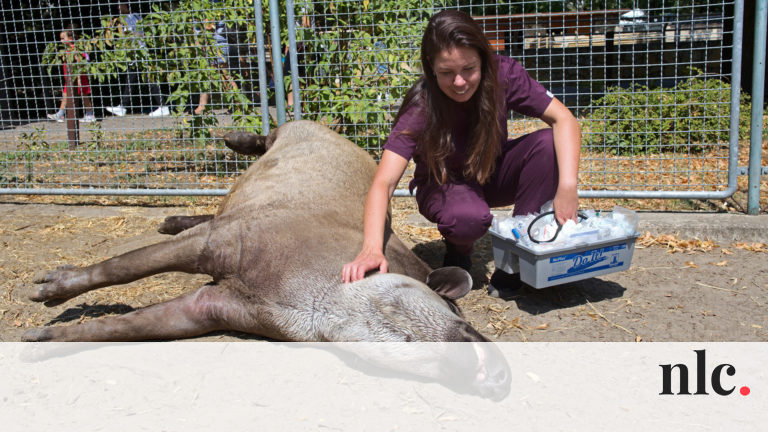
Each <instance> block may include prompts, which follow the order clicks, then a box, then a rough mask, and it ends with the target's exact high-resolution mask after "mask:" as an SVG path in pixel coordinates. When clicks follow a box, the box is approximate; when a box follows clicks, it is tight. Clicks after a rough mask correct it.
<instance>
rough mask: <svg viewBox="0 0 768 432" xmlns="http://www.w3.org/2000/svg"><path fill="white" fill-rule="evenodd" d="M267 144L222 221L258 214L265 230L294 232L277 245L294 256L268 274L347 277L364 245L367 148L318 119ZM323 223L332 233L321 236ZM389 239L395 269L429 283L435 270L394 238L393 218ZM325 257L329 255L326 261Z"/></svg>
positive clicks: (225, 205)
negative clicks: (288, 269) (287, 270)
mask: <svg viewBox="0 0 768 432" xmlns="http://www.w3.org/2000/svg"><path fill="white" fill-rule="evenodd" d="M268 141H270V142H269V143H268V149H269V151H268V152H266V153H265V154H264V155H263V156H261V157H260V158H259V159H258V160H257V161H256V163H255V164H254V166H253V167H252V168H251V169H249V170H248V171H246V172H245V174H243V175H242V176H241V177H240V179H239V180H238V181H237V183H236V184H235V185H234V186H233V187H232V189H231V191H230V193H229V194H228V195H227V196H226V197H225V198H224V201H223V202H222V204H221V206H220V207H219V214H218V216H223V215H226V214H233V213H237V212H241V211H245V210H241V209H246V208H248V209H253V210H252V211H256V209H258V212H259V214H258V218H259V228H260V230H272V231H275V232H287V234H288V235H285V236H280V237H279V238H274V239H272V241H273V242H275V243H273V244H274V245H275V246H278V245H279V246H278V249H280V250H283V251H285V252H286V253H287V254H288V255H289V256H290V258H289V259H287V260H286V261H287V262H272V263H270V266H269V267H270V268H271V269H272V270H274V271H273V272H270V271H269V270H267V272H268V273H281V271H282V268H281V266H287V265H296V264H299V265H301V267H302V268H305V269H307V270H317V271H331V272H334V271H335V272H337V273H339V275H340V269H341V267H342V266H343V265H344V264H345V263H347V262H349V261H352V260H353V259H354V258H355V254H356V253H357V251H359V250H360V248H361V246H362V236H361V227H362V220H363V208H364V203H365V198H366V195H367V193H368V188H369V186H370V184H371V182H372V181H373V176H374V174H375V172H376V163H375V162H374V161H373V159H372V158H371V157H370V155H368V153H366V152H365V151H364V150H362V149H360V148H359V147H357V146H354V145H352V143H351V142H350V141H348V140H346V139H345V138H343V137H341V136H340V135H338V134H337V133H335V132H333V131H331V130H329V129H327V128H325V127H323V126H320V125H318V124H316V123H313V122H308V121H300V122H293V123H290V127H281V128H278V129H276V130H275V131H274V132H273V134H272V135H271V136H270V137H269V139H268ZM298 173H300V175H298ZM317 225H321V226H323V227H325V228H327V230H326V231H325V232H320V233H318V230H316V226H317ZM310 232H311V233H313V234H312V235H309V234H307V233H310ZM317 234H320V235H321V236H325V238H322V237H321V236H318V235H317ZM385 238H386V242H385V255H386V256H387V259H388V260H389V261H390V271H391V272H394V273H400V274H406V275H409V276H411V277H413V278H415V279H417V280H422V281H423V280H425V279H426V277H427V275H428V274H429V272H430V270H431V269H430V268H429V267H428V266H427V265H426V264H425V263H424V262H423V261H421V260H420V259H419V258H418V257H417V256H416V255H415V254H413V252H411V251H410V250H409V249H408V248H407V247H406V246H405V245H404V244H403V243H402V242H401V241H400V239H399V238H397V236H395V235H393V233H392V230H391V228H390V226H389V221H388V222H387V226H386V230H385ZM318 257H324V258H323V260H322V262H318V259H317V258H318ZM329 259H331V260H332V261H329ZM265 276H266V275H265ZM339 277H340V276H339ZM266 280H267V281H268V282H271V281H272V280H271V278H269V277H268V278H267V279H266Z"/></svg>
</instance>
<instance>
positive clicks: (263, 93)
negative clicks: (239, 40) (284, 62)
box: [253, 0, 269, 135]
mask: <svg viewBox="0 0 768 432" xmlns="http://www.w3.org/2000/svg"><path fill="white" fill-rule="evenodd" d="M253 9H254V13H255V16H256V49H257V50H258V56H257V57H258V62H259V99H260V105H261V133H262V135H268V134H269V95H268V94H267V91H268V90H267V81H268V80H269V78H268V76H267V62H266V60H265V59H266V58H267V53H266V52H265V49H264V17H263V14H262V10H261V0H256V1H254V2H253Z"/></svg>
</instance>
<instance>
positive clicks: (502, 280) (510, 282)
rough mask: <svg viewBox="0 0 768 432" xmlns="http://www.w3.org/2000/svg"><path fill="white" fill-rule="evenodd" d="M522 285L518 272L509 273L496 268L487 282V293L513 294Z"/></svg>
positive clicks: (496, 294)
mask: <svg viewBox="0 0 768 432" xmlns="http://www.w3.org/2000/svg"><path fill="white" fill-rule="evenodd" d="M522 285H523V282H522V281H521V280H520V273H513V274H509V273H507V272H505V271H502V270H499V269H496V270H495V271H494V272H493V274H492V275H491V280H490V282H488V295H489V296H491V297H496V298H499V297H509V296H510V295H513V294H515V292H516V291H517V290H519V289H520V287H521V286H522Z"/></svg>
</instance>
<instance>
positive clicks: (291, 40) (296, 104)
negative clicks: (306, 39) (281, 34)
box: [285, 0, 301, 120]
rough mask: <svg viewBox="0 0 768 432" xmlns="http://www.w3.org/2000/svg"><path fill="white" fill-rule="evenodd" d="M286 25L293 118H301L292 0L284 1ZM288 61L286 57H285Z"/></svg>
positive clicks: (297, 57)
mask: <svg viewBox="0 0 768 432" xmlns="http://www.w3.org/2000/svg"><path fill="white" fill-rule="evenodd" d="M285 7H286V13H285V15H286V19H285V20H286V21H287V25H288V56H289V57H290V61H291V93H292V97H293V118H294V119H295V120H301V107H300V103H301V89H299V53H298V51H296V17H295V14H294V5H293V0H287V1H286V2H285ZM285 61H288V59H285Z"/></svg>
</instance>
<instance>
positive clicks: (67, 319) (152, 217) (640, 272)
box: [0, 198, 768, 342]
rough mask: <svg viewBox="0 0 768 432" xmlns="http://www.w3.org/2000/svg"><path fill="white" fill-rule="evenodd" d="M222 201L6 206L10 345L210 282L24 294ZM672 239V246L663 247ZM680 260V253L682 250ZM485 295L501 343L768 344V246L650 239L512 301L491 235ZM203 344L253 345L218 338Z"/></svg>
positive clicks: (476, 299)
mask: <svg viewBox="0 0 768 432" xmlns="http://www.w3.org/2000/svg"><path fill="white" fill-rule="evenodd" d="M215 202H216V200H213V199H211V200H208V201H206V200H201V201H200V202H199V203H197V204H195V205H192V206H178V205H174V206H169V207H151V206H103V205H61V204H41V203H32V202H24V201H23V200H22V201H18V200H16V201H15V202H14V200H10V201H9V200H5V201H0V216H1V217H2V220H3V223H2V225H0V287H1V288H0V341H19V340H20V337H21V335H22V333H23V332H24V331H25V330H26V329H27V328H30V327H38V326H45V325H60V324H72V323H76V322H80V321H84V320H89V319H94V318H97V317H99V316H103V315H106V314H114V313H125V312H127V311H130V310H133V309H136V308H140V307H144V306H148V305H150V304H154V303H157V302H161V301H164V300H167V299H170V298H173V297H176V296H177V295H178V294H180V293H181V292H183V291H185V290H188V289H193V288H197V287H199V286H200V285H202V284H204V283H206V282H207V281H208V280H209V279H210V278H208V277H207V276H192V275H186V274H181V273H168V274H164V275H158V276H153V277H149V278H147V279H144V280H142V281H137V282H134V283H131V284H128V285H122V286H117V287H110V288H105V289H101V290H97V291H95V292H91V293H88V294H85V295H82V296H80V297H77V298H75V299H73V300H70V301H69V302H66V303H64V304H63V305H60V306H57V307H53V308H46V307H45V306H43V305H42V304H37V303H32V302H30V301H28V300H26V299H25V298H23V296H22V291H23V290H22V288H23V287H27V286H30V285H32V281H33V279H34V277H33V276H34V275H35V273H37V272H38V271H41V270H47V269H52V268H54V267H56V266H59V265H65V264H72V265H78V266H79V265H88V264H91V263H94V262H97V261H100V260H103V259H106V258H109V257H111V256H114V255H117V254H120V253H124V252H127V251H129V250H132V249H135V248H138V247H140V246H143V245H146V244H150V243H154V242H156V241H159V240H161V239H162V238H163V237H164V236H162V235H160V234H157V233H156V232H155V229H156V227H157V225H158V224H159V223H160V222H161V221H162V219H163V218H164V217H165V216H168V215H173V214H202V213H210V212H212V211H213V209H214V207H215ZM414 213H415V206H414V204H413V202H412V200H411V199H408V198H401V199H397V200H396V201H395V205H394V209H393V214H394V226H395V230H396V232H397V233H398V234H399V235H400V237H401V238H402V239H404V240H405V242H406V243H407V244H409V245H410V246H412V247H413V248H414V251H415V252H416V253H417V254H418V255H419V256H421V257H422V258H423V259H424V260H425V261H426V262H427V263H428V264H430V265H431V266H433V267H436V266H438V265H439V264H440V263H441V260H442V254H443V243H442V241H440V240H439V234H438V233H437V230H435V229H434V228H431V227H428V226H427V227H425V226H418V225H412V224H409V223H408V222H407V221H408V220H409V219H408V217H409V216H410V215H413V214H414ZM664 242H666V244H667V246H662V245H659V243H664ZM675 248H676V249H679V250H678V251H677V252H671V251H672V250H673V249H675ZM473 262H474V267H473V269H472V272H471V273H472V276H473V279H474V289H473V290H472V291H471V292H470V293H469V294H468V295H467V296H466V297H465V298H464V299H462V300H460V302H459V304H460V306H461V307H462V309H463V311H464V313H465V315H466V316H467V318H468V319H469V321H470V322H471V323H472V324H473V325H474V326H475V327H476V328H477V329H478V330H479V331H480V332H481V333H483V334H485V335H487V336H488V337H490V338H491V339H492V340H499V341H596V342H597V341H768V265H766V263H768V249H767V248H766V245H765V244H756V245H745V244H716V243H715V242H709V241H695V240H693V239H678V238H674V237H672V236H670V237H663V236H656V237H653V236H648V237H643V238H641V239H639V240H638V243H637V247H636V249H635V252H634V257H633V260H632V265H631V268H630V269H629V270H627V271H623V272H618V273H612V274H609V275H605V276H600V277H597V278H592V279H587V280H584V281H580V282H577V283H570V284H566V285H561V286H557V287H551V288H547V289H541V290H535V289H532V288H523V289H521V290H519V292H516V293H515V295H513V296H511V297H509V298H503V299H497V298H492V297H490V296H488V295H487V293H486V286H487V283H488V278H489V277H490V274H491V272H492V271H493V256H492V251H491V244H490V238H489V237H488V236H486V237H484V238H483V239H481V240H480V241H479V242H478V244H477V247H476V251H475V254H474V256H473ZM200 339H201V340H208V341H211V340H242V339H252V337H251V336H249V335H243V334H238V333H217V334H212V335H207V336H205V337H203V338H200Z"/></svg>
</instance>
